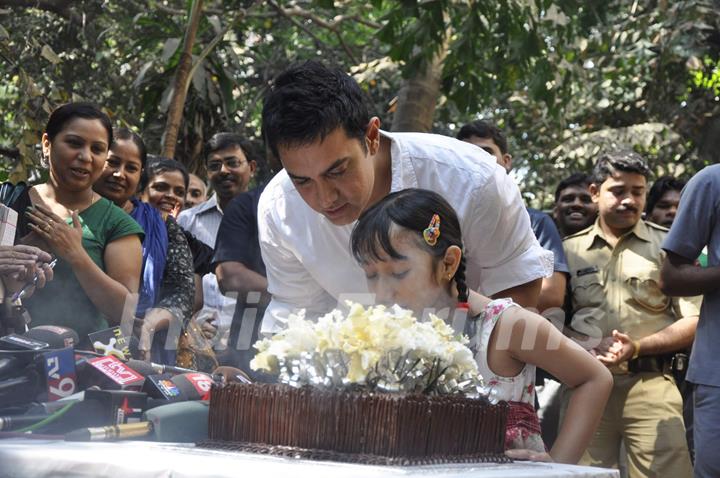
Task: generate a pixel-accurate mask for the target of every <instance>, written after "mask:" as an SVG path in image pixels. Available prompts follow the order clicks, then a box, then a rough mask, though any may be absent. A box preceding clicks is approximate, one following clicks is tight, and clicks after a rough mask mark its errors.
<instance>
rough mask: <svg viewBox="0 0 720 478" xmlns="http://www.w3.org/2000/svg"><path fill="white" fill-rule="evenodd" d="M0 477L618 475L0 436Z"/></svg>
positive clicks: (537, 466) (615, 477)
mask: <svg viewBox="0 0 720 478" xmlns="http://www.w3.org/2000/svg"><path fill="white" fill-rule="evenodd" d="M0 476H2V477H12V478H14V477H23V478H25V477H27V478H33V477H37V478H39V477H53V478H55V477H89V476H92V477H122V476H128V477H133V478H150V477H169V476H172V477H173V478H185V477H187V478H198V477H208V478H225V477H233V478H237V477H238V476H246V477H263V476H267V477H274V476H285V477H292V478H303V477H311V478H331V477H332V478H336V477H339V476H342V477H343V478H355V477H358V478H359V477H367V476H379V477H428V476H433V477H487V478H506V477H513V478H515V477H532V478H545V477H548V478H555V477H574V478H578V477H586V478H619V476H620V475H619V473H618V471H617V470H606V469H602V468H589V467H582V466H571V465H560V464H555V463H534V462H516V463H510V464H451V465H427V466H412V467H402V466H372V465H356V464H348V463H338V462H329V461H324V462H321V461H311V460H299V459H292V458H282V457H275V456H267V455H255V454H252V453H240V452H228V451H219V450H217V451H216V450H207V449H203V448H196V447H194V446H193V445H192V444H183V443H156V442H142V441H124V442H115V443H109V442H104V443H100V442H95V443H77V442H75V443H73V442H64V441H59V440H57V441H55V440H35V439H33V440H30V439H23V438H13V439H4V440H0Z"/></svg>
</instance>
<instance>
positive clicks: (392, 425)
mask: <svg viewBox="0 0 720 478" xmlns="http://www.w3.org/2000/svg"><path fill="white" fill-rule="evenodd" d="M349 305H350V310H349V312H348V313H347V314H343V313H342V312H340V311H334V312H332V313H331V314H328V315H326V316H325V317H322V318H320V319H319V320H318V321H317V322H313V321H308V320H305V319H304V317H303V316H302V314H300V315H298V316H291V317H290V319H289V320H288V324H287V325H288V327H287V328H286V329H285V330H283V331H282V332H280V333H278V334H276V335H275V336H273V337H272V338H270V339H265V340H263V341H260V342H259V343H258V344H256V348H257V349H258V351H259V353H258V354H257V355H256V358H255V360H254V361H253V363H252V364H251V365H252V366H253V367H254V368H256V369H258V370H263V371H266V372H269V373H272V374H273V375H275V376H276V377H277V381H278V382H279V383H276V384H230V385H226V386H224V387H219V388H215V389H213V391H212V393H211V400H210V415H209V428H208V436H209V441H208V442H207V443H206V444H205V445H209V446H213V447H220V448H228V449H236V450H244V451H253V452H259V453H271V454H279V455H285V456H291V457H306V458H314V459H330V460H338V461H350V462H360V463H375V464H406V465H407V464H423V463H437V462H467V461H507V459H506V458H505V457H504V455H503V452H504V449H505V443H504V438H505V424H506V420H507V405H506V404H505V403H504V402H501V403H497V404H493V403H491V401H490V400H488V393H487V392H488V391H487V389H486V388H485V385H484V383H483V382H482V378H481V377H480V376H479V375H478V373H477V365H476V363H475V361H474V359H473V357H472V353H471V352H470V350H469V349H468V348H467V347H466V346H465V345H464V343H463V338H462V337H457V336H456V335H455V334H454V332H453V331H452V329H451V328H450V327H449V326H447V324H445V322H443V321H442V320H440V319H438V318H436V317H432V318H431V320H430V321H429V322H420V321H418V320H416V319H415V318H414V317H413V316H412V314H411V313H410V312H408V311H405V310H403V309H400V308H397V307H395V308H392V309H386V308H384V307H382V306H378V307H373V308H369V309H364V308H363V307H361V306H359V305H357V304H349Z"/></svg>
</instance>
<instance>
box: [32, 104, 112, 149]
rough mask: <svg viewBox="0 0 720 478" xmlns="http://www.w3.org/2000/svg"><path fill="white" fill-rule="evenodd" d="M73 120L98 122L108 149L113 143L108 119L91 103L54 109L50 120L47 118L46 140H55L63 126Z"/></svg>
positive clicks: (66, 105) (65, 105)
mask: <svg viewBox="0 0 720 478" xmlns="http://www.w3.org/2000/svg"><path fill="white" fill-rule="evenodd" d="M75 118H83V119H87V120H95V119H96V120H100V123H102V125H103V127H104V128H105V130H106V131H107V136H108V138H107V139H108V147H110V145H111V144H112V141H113V129H112V123H111V122H110V118H108V115H106V114H105V113H103V112H102V110H100V108H98V107H97V106H96V105H94V104H92V103H84V102H76V103H65V104H64V105H61V106H58V107H57V108H55V109H54V110H53V112H52V113H50V118H48V122H47V125H45V133H46V134H47V135H48V139H50V141H52V140H53V139H55V136H57V135H58V133H60V132H61V131H62V130H63V129H65V126H67V124H68V123H69V122H70V121H72V120H74V119H75Z"/></svg>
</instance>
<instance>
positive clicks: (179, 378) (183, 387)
mask: <svg viewBox="0 0 720 478" xmlns="http://www.w3.org/2000/svg"><path fill="white" fill-rule="evenodd" d="M170 381H172V383H174V384H175V386H176V387H177V388H178V389H180V392H181V393H182V394H183V396H185V397H187V400H207V399H209V398H210V389H211V388H212V385H213V380H212V378H211V377H210V376H209V375H207V374H204V373H200V372H195V373H183V374H180V375H175V376H174V377H172V378H171V379H170Z"/></svg>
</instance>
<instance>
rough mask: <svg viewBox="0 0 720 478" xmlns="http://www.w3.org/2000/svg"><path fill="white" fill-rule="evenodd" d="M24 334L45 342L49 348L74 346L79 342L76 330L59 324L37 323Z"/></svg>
mask: <svg viewBox="0 0 720 478" xmlns="http://www.w3.org/2000/svg"><path fill="white" fill-rule="evenodd" d="M24 335H25V337H29V338H31V339H34V340H40V341H42V342H46V343H47V344H49V345H50V348H51V349H64V348H65V347H75V346H76V345H77V344H78V342H80V337H79V336H78V334H77V332H75V331H74V330H73V329H69V328H67V327H61V326H59V325H38V326H36V327H33V328H32V329H30V330H28V331H27V332H25V334H24Z"/></svg>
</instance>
